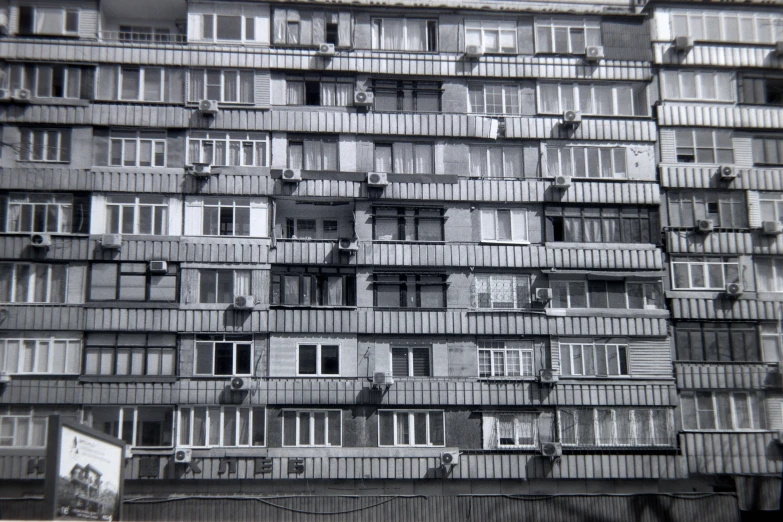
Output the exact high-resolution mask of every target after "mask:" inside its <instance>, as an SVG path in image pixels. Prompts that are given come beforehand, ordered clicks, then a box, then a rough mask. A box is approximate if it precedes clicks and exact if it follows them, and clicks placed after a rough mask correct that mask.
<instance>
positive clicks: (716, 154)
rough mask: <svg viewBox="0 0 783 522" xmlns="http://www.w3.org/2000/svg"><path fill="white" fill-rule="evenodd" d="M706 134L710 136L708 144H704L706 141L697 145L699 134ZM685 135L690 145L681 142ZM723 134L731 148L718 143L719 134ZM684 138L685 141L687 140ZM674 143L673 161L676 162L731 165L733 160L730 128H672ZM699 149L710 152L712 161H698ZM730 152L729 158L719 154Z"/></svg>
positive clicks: (732, 134)
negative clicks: (701, 144)
mask: <svg viewBox="0 0 783 522" xmlns="http://www.w3.org/2000/svg"><path fill="white" fill-rule="evenodd" d="M707 134H709V136H710V141H711V143H710V145H709V147H708V146H706V143H705V144H703V145H704V146H698V145H699V138H698V137H699V136H703V137H706V136H707ZM686 135H689V136H688V140H690V145H689V144H688V143H685V144H684V145H683V144H681V142H682V141H683V139H684V138H685V136H686ZM721 135H722V136H723V139H724V140H728V142H729V143H731V148H727V147H723V146H719V145H718V141H719V136H721ZM688 140H685V141H688ZM674 145H675V155H676V157H675V162H676V163H700V164H707V165H733V164H734V160H735V155H734V133H733V132H732V130H731V129H708V128H707V129H702V128H699V129H694V128H678V129H675V130H674ZM699 151H706V152H702V154H704V153H709V154H712V158H713V160H714V161H699V159H700V158H699ZM729 152H730V153H731V158H730V159H729V158H728V157H727V156H724V157H723V158H722V159H721V154H723V155H725V154H728V153H729ZM691 157H692V158H693V159H692V160H690V161H689V160H687V159H681V158H691Z"/></svg>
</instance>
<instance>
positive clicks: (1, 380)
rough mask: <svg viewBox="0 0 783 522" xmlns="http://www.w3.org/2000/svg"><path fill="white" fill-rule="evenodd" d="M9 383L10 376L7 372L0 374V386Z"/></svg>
mask: <svg viewBox="0 0 783 522" xmlns="http://www.w3.org/2000/svg"><path fill="white" fill-rule="evenodd" d="M9 382H11V375H9V373H8V372H0V384H8V383H9Z"/></svg>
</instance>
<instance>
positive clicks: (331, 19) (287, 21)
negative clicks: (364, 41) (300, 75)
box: [272, 8, 353, 47]
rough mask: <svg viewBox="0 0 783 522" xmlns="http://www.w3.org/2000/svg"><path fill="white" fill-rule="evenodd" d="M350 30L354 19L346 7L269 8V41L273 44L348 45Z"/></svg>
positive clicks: (306, 45) (349, 44)
mask: <svg viewBox="0 0 783 522" xmlns="http://www.w3.org/2000/svg"><path fill="white" fill-rule="evenodd" d="M303 20H304V22H303ZM352 33H353V20H352V15H351V12H350V11H348V10H344V11H342V12H334V11H322V10H315V11H310V10H309V9H306V8H304V9H299V8H294V9H278V8H275V9H274V10H273V12H272V42H273V43H274V44H275V45H286V44H288V45H302V46H303V47H311V46H313V45H315V46H317V45H318V44H321V43H331V44H334V45H336V46H340V47H350V46H351V36H352Z"/></svg>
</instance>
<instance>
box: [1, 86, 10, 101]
mask: <svg viewBox="0 0 783 522" xmlns="http://www.w3.org/2000/svg"><path fill="white" fill-rule="evenodd" d="M10 101H11V91H9V90H8V89H0V102H2V103H7V102H10Z"/></svg>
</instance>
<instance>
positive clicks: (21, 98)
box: [13, 89, 33, 103]
mask: <svg viewBox="0 0 783 522" xmlns="http://www.w3.org/2000/svg"><path fill="white" fill-rule="evenodd" d="M13 99H14V101H16V102H21V103H29V102H30V100H32V99H33V93H32V92H30V89H14V95H13Z"/></svg>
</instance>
